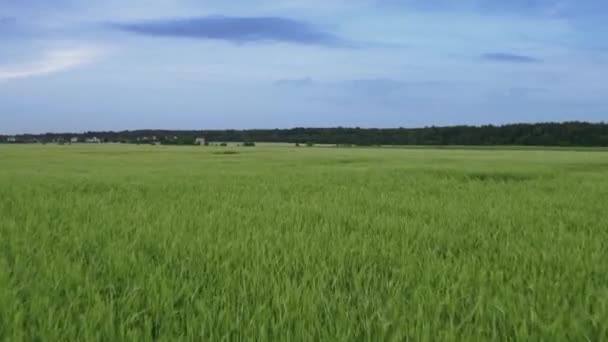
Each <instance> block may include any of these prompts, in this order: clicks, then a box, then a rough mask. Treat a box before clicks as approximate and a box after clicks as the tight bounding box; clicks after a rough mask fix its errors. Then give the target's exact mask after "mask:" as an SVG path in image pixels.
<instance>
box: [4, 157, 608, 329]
mask: <svg viewBox="0 0 608 342" xmlns="http://www.w3.org/2000/svg"><path fill="white" fill-rule="evenodd" d="M228 151H232V152H234V153H233V154H229V153H226V152H228ZM0 340H6V341H89V340H90V341H95V340H97V341H121V340H142V341H151V340H164V341H174V340H192V341H219V340H224V341H233V340H258V341H268V340H274V341H384V340H395V341H402V340H410V341H475V340H482V341H485V340H520V341H539V340H545V341H559V340H571V341H585V340H588V341H602V340H608V152H602V151H591V150H589V151H585V150H582V151H559V150H557V151H540V150H537V151H532V150H522V151H517V150H491V149H485V150H457V149H455V150H436V149H398V148H385V149H380V148H377V149H349V148H342V149H338V148H295V147H271V146H263V147H256V148H238V147H228V148H219V147H208V148H203V147H198V148H193V147H160V146H157V147H153V146H149V147H140V146H77V145H74V146H50V145H49V146H44V147H43V146H0Z"/></svg>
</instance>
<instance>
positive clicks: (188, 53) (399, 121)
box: [0, 0, 608, 133]
mask: <svg viewBox="0 0 608 342" xmlns="http://www.w3.org/2000/svg"><path fill="white" fill-rule="evenodd" d="M607 19H608V2H606V1H605V0H585V1H577V0H510V1H498V0H486V1H484V0H462V1H451V0H450V1H448V0H435V1H429V0H285V1H280V0H249V1H225V0H163V1H161V0H86V1H85V0H0V46H2V49H1V50H0V133H20V132H47V131H53V132H57V131H85V130H121V129H137V128H168V129H215V128H220V129H221V128H275V127H295V126H315V127H319V126H361V127H399V126H403V127H416V126H425V125H454V124H488V123H493V124H502V123H510V122H536V121H566V120H585V121H608V96H606V95H607V94H608V82H607V81H606V80H607V79H608V40H606V38H605V37H607V36H608V25H607V24H606V20H607Z"/></svg>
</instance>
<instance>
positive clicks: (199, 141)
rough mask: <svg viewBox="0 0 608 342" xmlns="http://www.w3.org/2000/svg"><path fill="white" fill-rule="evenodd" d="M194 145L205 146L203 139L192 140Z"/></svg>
mask: <svg viewBox="0 0 608 342" xmlns="http://www.w3.org/2000/svg"><path fill="white" fill-rule="evenodd" d="M194 145H201V146H204V145H205V138H196V140H194Z"/></svg>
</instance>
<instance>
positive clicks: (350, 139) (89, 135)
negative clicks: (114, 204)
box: [0, 122, 608, 146]
mask: <svg viewBox="0 0 608 342" xmlns="http://www.w3.org/2000/svg"><path fill="white" fill-rule="evenodd" d="M197 138H204V139H205V141H206V142H212V143H220V142H243V143H245V142H249V143H251V142H281V143H293V144H338V145H359V146H373V145H520V146H608V123H586V122H564V123H537V124H510V125H503V126H493V125H486V126H452V127H424V128H382V129H380V128H358V127H357V128H344V127H337V128H292V129H251V130H202V131H185V130H179V131H176V130H137V131H121V132H85V133H46V134H38V135H31V134H24V135H17V136H6V135H0V142H2V143H51V142H55V143H70V142H86V141H89V142H101V143H110V142H115V143H116V142H121V143H133V144H168V145H193V144H195V142H196V139H197Z"/></svg>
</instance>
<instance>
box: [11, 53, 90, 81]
mask: <svg viewBox="0 0 608 342" xmlns="http://www.w3.org/2000/svg"><path fill="white" fill-rule="evenodd" d="M98 55H99V52H98V50H95V49H63V50H54V51H50V52H47V53H46V54H45V55H44V56H43V57H42V58H41V59H40V60H39V61H37V62H34V63H30V64H26V65H16V66H9V67H2V66H0V81H3V80H14V79H20V78H29V77H35V76H42V75H48V74H53V73H57V72H61V71H65V70H68V69H71V68H74V67H77V66H80V65H83V64H86V63H90V62H92V61H93V60H95V59H96V58H97V57H98Z"/></svg>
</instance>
